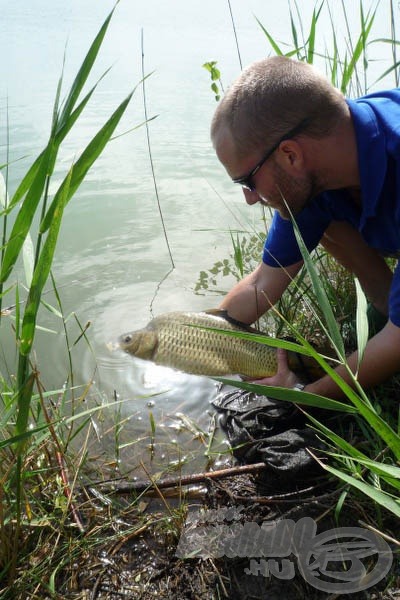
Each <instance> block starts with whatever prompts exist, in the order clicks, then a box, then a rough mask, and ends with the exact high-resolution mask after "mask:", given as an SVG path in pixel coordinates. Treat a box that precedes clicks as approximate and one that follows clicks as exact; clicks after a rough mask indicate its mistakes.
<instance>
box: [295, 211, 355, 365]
mask: <svg viewBox="0 0 400 600" xmlns="http://www.w3.org/2000/svg"><path fill="white" fill-rule="evenodd" d="M292 223H293V228H294V232H295V235H296V239H297V243H298V245H299V248H300V252H301V255H302V257H303V260H304V263H305V265H306V268H307V272H308V274H309V276H310V279H311V282H312V285H313V289H314V292H315V294H316V297H317V301H318V304H319V306H320V307H321V309H322V312H323V314H324V317H325V320H326V324H327V328H328V331H329V337H330V339H331V341H332V344H333V346H334V348H335V351H336V353H337V355H338V356H339V357H340V359H341V360H344V359H345V356H346V353H345V349H344V344H343V339H342V337H341V335H340V330H339V327H338V325H337V323H336V320H335V316H334V314H333V310H332V307H331V305H330V302H329V300H328V297H327V295H326V291H325V289H324V287H323V285H322V284H321V281H320V278H319V273H318V271H317V269H316V266H315V264H314V262H313V260H312V258H311V256H310V253H309V252H308V250H307V247H306V245H305V244H304V241H303V238H302V237H301V233H300V230H299V228H298V225H297V223H296V221H295V219H294V218H293V216H292ZM322 326H323V324H322ZM323 327H324V326H323ZM324 329H325V327H324Z"/></svg>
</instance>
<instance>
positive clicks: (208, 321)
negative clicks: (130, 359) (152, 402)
mask: <svg viewBox="0 0 400 600" xmlns="http://www.w3.org/2000/svg"><path fill="white" fill-rule="evenodd" d="M204 327H205V328H213V329H217V330H225V331H239V332H252V333H257V334H258V335H265V334H262V333H261V332H259V331H257V330H256V329H254V328H252V327H249V326H247V325H245V324H243V323H240V322H238V321H235V320H234V319H231V318H230V317H229V316H228V314H227V312H226V311H223V310H218V309H211V310H207V311H204V312H170V313H164V314H161V315H159V316H157V317H155V318H154V319H153V320H152V321H150V322H149V323H148V325H147V326H146V327H145V328H144V329H139V330H137V331H134V332H132V333H126V334H124V335H122V336H120V338H119V347H120V348H121V349H122V350H123V351H125V352H127V353H128V354H131V355H132V356H136V357H137V358H141V359H144V360H150V361H153V362H154V363H156V364H157V365H162V366H165V367H172V368H174V369H178V370H180V371H184V372H185V373H190V374H194V375H206V376H210V377H213V376H221V375H233V374H237V375H241V376H242V377H244V378H247V379H260V378H263V377H271V376H272V375H274V374H275V373H276V371H277V355H276V348H273V347H271V346H267V345H265V344H262V343H260V342H256V341H253V340H248V339H243V338H238V337H234V336H231V335H224V334H222V333H219V332H218V331H213V330H211V329H203V328H204ZM288 362H289V368H290V369H291V370H293V371H296V372H299V371H300V372H302V373H303V374H304V372H305V371H306V372H307V374H308V371H307V367H308V366H310V369H312V368H313V367H315V366H316V364H317V363H316V362H315V361H314V360H313V359H310V358H308V357H306V356H301V355H298V354H297V353H295V352H288Z"/></svg>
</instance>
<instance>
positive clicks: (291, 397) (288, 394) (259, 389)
mask: <svg viewBox="0 0 400 600" xmlns="http://www.w3.org/2000/svg"><path fill="white" fill-rule="evenodd" d="M214 379H216V381H220V382H222V383H225V384H227V385H234V386H235V387H238V388H240V389H241V390H246V391H248V392H254V393H256V394H259V395H261V396H268V397H271V398H275V399H276V400H284V401H287V402H293V403H295V404H301V405H304V406H314V407H316V408H324V409H326V410H335V411H339V412H344V413H352V414H354V413H356V412H357V410H356V409H355V408H354V407H353V406H351V405H350V404H344V403H343V402H339V401H338V400H332V399H331V398H324V397H323V396H318V395H317V394H311V393H310V392H299V391H298V390H292V389H288V388H282V387H277V386H272V385H268V386H266V385H262V384H257V383H250V382H247V381H237V380H231V379H226V378H225V377H214Z"/></svg>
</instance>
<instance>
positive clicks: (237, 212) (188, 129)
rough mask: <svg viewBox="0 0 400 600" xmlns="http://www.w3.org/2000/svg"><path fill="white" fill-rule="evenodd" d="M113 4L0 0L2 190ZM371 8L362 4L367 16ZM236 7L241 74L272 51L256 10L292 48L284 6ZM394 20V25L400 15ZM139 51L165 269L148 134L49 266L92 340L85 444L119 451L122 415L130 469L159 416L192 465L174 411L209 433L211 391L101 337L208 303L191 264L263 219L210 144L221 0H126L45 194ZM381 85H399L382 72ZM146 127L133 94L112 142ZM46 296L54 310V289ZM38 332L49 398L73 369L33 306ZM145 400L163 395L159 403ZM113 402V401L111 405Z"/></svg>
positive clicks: (119, 144)
mask: <svg viewBox="0 0 400 600" xmlns="http://www.w3.org/2000/svg"><path fill="white" fill-rule="evenodd" d="M344 4H345V6H346V9H347V11H348V18H349V26H350V28H351V29H352V30H353V31H355V32H357V31H358V19H359V16H358V2H354V1H353V0H351V1H350V0H349V1H347V2H344ZM113 5H114V3H113V2H112V1H109V0H103V2H99V1H98V0H85V2H81V1H78V0H69V1H67V2H65V0H63V1H61V0H32V1H29V2H28V0H13V1H12V2H10V1H9V0H7V1H5V0H0V15H1V21H0V23H1V36H0V53H1V56H2V61H1V64H0V74H1V75H0V98H1V100H0V107H1V113H0V114H1V117H0V133H1V138H0V139H1V141H0V147H1V149H2V159H1V163H4V162H5V160H6V159H5V157H6V148H7V138H8V140H9V142H8V143H9V159H10V161H11V165H10V169H9V188H10V191H11V192H12V191H13V190H14V189H15V187H16V185H17V183H18V181H19V180H20V178H21V177H22V176H23V174H24V172H25V171H26V170H27V168H28V166H29V164H30V163H31V161H32V160H33V158H34V157H35V156H36V155H37V154H38V153H39V152H40V150H41V149H42V148H43V146H44V144H45V143H46V139H47V135H48V131H49V128H50V123H51V114H52V105H53V101H54V97H55V91H56V86H57V82H58V78H59V76H60V73H61V68H62V62H63V55H64V51H65V53H66V64H65V74H64V80H65V86H64V90H67V89H68V86H69V85H70V84H71V82H72V80H73V76H74V74H75V73H76V71H77V69H78V67H79V65H80V62H81V60H82V59H83V57H84V55H85V52H86V51H87V49H88V47H89V45H90V43H91V41H92V39H93V38H94V36H95V34H96V33H97V31H98V29H99V28H100V25H101V24H102V22H103V21H104V19H105V17H106V15H107V14H108V13H109V11H110V10H111V9H112V7H113ZM298 5H299V7H300V9H301V14H302V18H303V22H304V23H305V27H306V28H307V27H308V23H309V21H310V16H311V13H312V10H313V7H314V3H313V2H311V1H308V0H304V1H301V0H300V1H299V2H298ZM331 5H332V7H331V8H332V11H333V14H334V22H335V23H336V24H337V32H338V36H339V37H340V38H341V33H340V32H341V31H343V30H344V28H345V25H344V22H343V17H342V15H341V3H339V2H331ZM371 5H372V3H371ZM368 6H369V4H367V3H366V4H365V8H366V9H367V8H368ZM389 7H390V2H389V1H382V2H381V3H380V5H379V8H378V12H377V17H376V21H375V25H374V30H373V33H374V34H373V35H372V36H371V37H372V38H378V37H389V36H390V26H389V24H390V20H389ZM231 8H232V12H233V15H234V19H235V25H236V31H237V37H238V42H239V48H240V53H241V60H242V62H243V65H246V64H248V63H249V62H251V61H253V60H256V59H258V58H261V57H263V56H265V55H268V54H269V53H270V52H271V49H270V46H269V44H268V43H267V41H266V38H265V36H264V34H263V33H262V31H261V29H260V27H259V25H258V23H257V21H256V18H255V17H257V18H258V19H259V20H260V21H261V22H262V23H263V25H264V26H265V27H266V28H267V29H268V30H269V31H270V32H272V34H273V36H274V37H275V39H277V40H279V41H280V42H290V39H291V34H290V20H289V17H288V6H287V4H286V3H277V2H272V1H271V0H247V1H246V2H243V1H241V0H232V2H231ZM396 11H397V13H396V19H398V7H397V6H396ZM335 15H336V16H335ZM396 25H398V23H396ZM318 31H319V34H320V37H319V44H320V46H319V47H320V51H321V53H324V52H325V43H326V39H327V38H329V39H330V38H331V30H330V24H329V16H328V12H327V11H325V13H323V14H322V16H321V23H320V28H319V29H318ZM142 32H143V47H142V43H141V37H142ZM142 48H143V52H144V68H145V73H151V75H150V76H149V78H148V79H147V80H146V106H147V112H148V116H149V117H151V116H155V115H157V118H156V119H155V120H153V121H151V122H150V124H149V135H150V148H151V155H152V159H153V166H154V173H155V180H156V185H157V191H158V195H159V199H160V203H161V206H162V211H163V215H164V220H165V227H166V230H167V233H168V241H169V245H170V248H171V252H172V257H173V261H174V264H175V268H174V269H173V270H172V271H171V259H170V255H169V252H168V248H167V245H166V242H165V238H164V234H163V229H162V224H161V219H160V215H159V212H158V207H157V196H156V192H155V184H154V180H153V177H152V170H151V163H150V158H149V149H148V145H147V139H146V131H145V128H144V127H142V128H140V129H138V130H136V131H133V132H130V133H128V134H126V135H124V136H121V137H118V139H115V140H114V141H112V142H111V143H110V145H109V146H108V148H107V149H106V151H105V152H104V153H103V155H102V156H101V158H100V159H99V160H98V162H97V163H96V164H95V166H94V167H93V168H92V170H91V171H90V172H89V175H88V177H87V180H86V182H85V183H84V184H83V185H82V187H81V188H80V189H79V191H78V192H77V194H76V196H75V197H74V198H73V200H72V201H71V203H70V204H69V206H68V208H67V211H66V214H65V219H64V222H63V227H62V232H61V237H60V241H59V245H58V250H57V256H56V260H55V264H54V270H53V273H54V276H55V279H56V282H57V286H58V289H59V293H60V295H61V299H62V303H63V310H64V314H65V315H69V314H70V313H74V315H76V319H78V320H79V322H80V323H81V325H82V326H83V327H85V326H86V324H88V323H90V326H89V328H88V330H87V337H88V340H89V341H90V346H89V345H88V344H87V343H86V342H85V340H84V339H83V338H82V339H81V340H80V341H79V342H78V343H77V344H76V346H74V348H73V353H72V356H73V361H74V374H75V382H74V383H75V384H76V385H85V384H87V383H88V382H89V381H92V382H93V383H92V386H91V390H90V393H89V395H88V398H89V401H88V402H89V405H93V403H97V404H98V405H107V404H108V403H111V405H112V406H111V408H108V407H106V408H104V411H103V412H102V413H101V414H100V413H99V415H97V416H96V419H94V421H93V423H94V427H95V429H96V434H95V433H93V438H94V442H93V444H97V443H98V446H99V451H100V452H103V453H104V455H105V457H106V459H107V458H109V459H110V461H112V460H113V458H116V456H115V453H113V452H114V451H113V450H112V448H113V443H112V441H111V442H108V441H107V442H105V441H104V440H105V438H106V437H107V436H106V435H105V432H107V431H108V432H110V431H111V432H112V434H111V438H113V436H114V438H113V439H114V441H115V430H113V423H114V419H115V420H118V421H121V419H122V420H124V426H123V428H122V430H121V432H120V433H119V434H118V435H119V436H120V437H119V440H118V441H119V442H120V444H121V445H125V450H124V452H123V454H122V455H121V456H122V460H123V464H124V465H125V468H128V467H129V465H133V464H136V462H137V457H138V456H142V454H143V452H144V451H147V450H144V449H145V448H147V445H148V441H149V437H148V435H149V431H150V429H151V428H150V413H151V414H152V415H153V416H154V420H155V422H156V423H157V435H158V434H159V432H160V431H162V432H163V433H162V434H161V433H160V436H161V437H160V439H161V440H165V441H166V442H169V441H170V440H171V439H172V440H174V439H175V438H176V439H177V442H178V443H177V445H176V451H172V454H171V447H172V446H171V444H170V443H166V444H165V452H164V451H162V453H161V454H162V460H165V461H168V460H180V457H181V454H182V449H181V448H182V447H184V446H185V444H186V445H187V446H188V448H190V452H193V456H198V455H199V454H200V455H201V456H202V452H201V451H200V452H199V447H197V446H196V447H195V448H194V449H193V444H192V439H193V432H191V431H190V427H189V432H188V431H187V429H188V427H187V426H185V425H184V424H183V422H182V420H181V419H180V418H179V417H177V416H176V415H177V413H184V414H186V415H188V416H189V417H190V418H192V419H194V421H196V423H198V424H199V425H200V426H201V427H204V428H207V427H208V426H209V420H210V418H209V415H208V409H209V401H210V400H211V399H212V398H213V397H214V395H215V393H216V392H215V389H216V384H215V383H214V382H213V381H211V380H209V379H206V378H198V377H190V376H187V375H184V374H182V373H177V372H174V371H171V370H169V369H163V368H160V367H155V366H154V365H152V364H150V363H143V362H142V361H136V360H133V359H132V358H130V357H128V356H120V355H116V354H111V353H110V352H109V351H108V349H107V343H108V342H110V341H113V340H115V338H116V337H117V336H118V335H119V334H120V333H123V332H125V331H129V330H132V329H136V328H140V327H142V326H144V325H145V324H146V323H147V322H148V321H149V319H150V318H151V315H152V313H153V314H154V315H156V314H159V313H161V312H166V311H169V310H201V309H205V308H208V307H212V306H215V305H217V304H218V302H219V298H218V296H217V295H216V294H215V293H212V292H208V293H204V294H195V293H194V287H195V284H196V281H197V280H198V277H199V273H200V271H203V270H208V269H210V268H211V267H212V266H213V264H214V262H215V261H216V260H218V259H223V258H226V257H227V256H228V255H229V253H230V251H231V241H230V240H231V238H230V231H231V230H248V231H250V230H252V229H253V228H256V229H257V230H260V229H261V228H262V226H263V225H262V220H261V215H260V213H259V212H258V210H257V209H251V208H249V207H247V206H246V205H245V203H244V201H243V197H242V194H241V192H240V190H239V189H237V188H236V187H234V186H232V185H231V184H230V182H229V180H228V179H227V177H226V175H225V173H224V171H223V169H222V167H221V166H220V165H219V164H218V161H217V160H216V158H215V155H214V152H213V149H212V147H211V143H210V141H209V124H210V120H211V117H212V113H213V110H214V108H215V100H214V98H213V94H212V92H211V90H210V81H209V75H208V73H207V72H206V71H205V69H203V68H202V64H203V63H204V62H206V61H210V60H217V61H218V66H219V67H220V69H221V73H222V80H223V84H224V85H225V86H227V85H228V84H229V83H230V81H232V79H233V78H234V77H235V76H236V75H237V74H238V73H239V72H240V64H239V59H238V53H237V49H236V44H235V37H234V33H233V29H232V24H231V17H230V11H229V5H228V2H226V1H225V0H224V1H223V0H203V1H202V2H198V1H196V0H192V1H191V2H190V1H189V2H188V1H187V0H186V1H184V0H170V1H165V0H164V1H160V0H147V2H136V1H134V0H121V2H120V3H119V4H118V6H117V8H116V10H115V14H114V17H113V20H112V22H111V25H110V29H109V32H108V34H107V37H106V40H105V42H104V45H103V48H102V50H101V53H100V56H99V60H98V63H97V65H96V68H95V69H94V73H93V78H92V79H91V83H92V84H93V83H94V81H96V79H97V78H98V77H99V76H100V75H101V74H102V73H103V72H104V71H105V70H106V69H107V68H108V67H109V66H112V69H111V71H110V73H108V75H107V76H106V77H105V79H104V80H103V81H102V82H101V83H100V85H99V87H98V90H97V92H96V94H95V98H94V99H93V101H92V102H91V103H90V105H89V106H88V108H87V110H86V112H85V113H84V114H83V116H82V118H81V120H80V122H79V123H78V124H77V126H76V127H75V129H74V131H73V133H72V134H71V135H70V136H69V137H68V139H67V140H66V142H65V144H64V146H63V148H62V152H61V155H60V163H59V167H58V169H57V175H56V178H55V179H56V180H55V182H54V184H53V185H54V189H56V184H57V183H59V182H60V181H61V177H63V176H64V175H65V172H66V170H67V169H68V167H69V165H70V164H71V162H72V161H73V160H74V158H76V157H77V156H78V155H79V153H80V152H81V151H82V149H83V148H84V147H85V145H86V144H87V143H88V141H89V140H90V139H91V136H93V135H94V133H95V132H96V131H97V130H98V129H99V128H100V127H101V125H102V124H103V122H104V121H105V120H106V119H107V117H108V116H109V115H110V114H111V112H112V111H113V110H114V109H115V108H116V106H117V105H118V103H119V102H120V101H121V100H122V99H123V98H124V97H125V95H127V93H128V92H129V91H130V90H131V89H132V88H133V87H134V86H136V85H137V84H138V83H139V82H140V80H141V77H142V56H141V55H142ZM372 48H374V50H373V57H374V59H376V60H374V62H373V63H371V64H370V67H369V74H368V78H369V81H370V83H372V82H373V81H374V80H376V79H377V77H378V76H379V75H380V74H381V73H382V72H383V71H384V70H385V68H386V67H387V65H388V64H389V63H388V61H390V47H389V46H385V45H383V44H376V45H375V46H374V47H371V50H370V54H372ZM382 85H383V84H382V83H381V84H378V87H379V86H382ZM388 85H390V86H392V85H394V84H393V80H392V79H391V80H389V83H388ZM7 114H8V116H7ZM7 119H8V125H7ZM143 120H144V105H143V96H142V90H141V87H139V88H138V89H137V91H136V92H135V95H134V98H133V101H132V102H131V105H130V107H129V109H128V111H127V113H126V116H125V117H124V119H123V122H122V123H121V126H120V127H119V130H118V133H123V132H125V131H128V130H130V129H131V128H132V127H134V126H136V125H138V124H140V123H142V122H143ZM22 157H23V158H22ZM21 158H22V160H18V159H21ZM21 276H22V275H21ZM232 283H233V281H232V279H230V278H226V279H225V280H221V281H220V282H219V284H220V285H219V289H224V290H228V289H229V288H230V286H231V285H232ZM49 289H50V285H49ZM46 299H47V300H48V301H49V302H50V303H52V304H53V303H54V296H53V294H52V293H49V294H48V296H47V297H46ZM13 303H14V296H12V295H10V296H9V297H8V298H6V299H5V301H4V305H5V306H7V304H10V305H11V304H13ZM76 319H75V317H74V316H73V315H72V316H71V317H70V319H69V321H68V329H69V335H70V340H71V341H72V342H73V341H74V340H76V339H77V338H78V337H79V334H80V329H79V326H78V325H77V320H76ZM11 325H12V322H11V321H10V320H7V319H3V323H2V329H1V349H2V356H1V357H0V370H1V372H2V373H3V374H6V373H9V374H12V373H13V372H15V362H14V361H15V353H14V344H13V334H12V329H11ZM40 325H42V326H43V327H46V328H49V329H51V330H52V331H53V332H55V333H49V332H47V331H41V332H39V333H38V335H37V341H36V348H37V359H38V361H39V362H38V368H39V370H40V372H41V376H42V379H43V382H44V384H45V386H46V388H47V389H58V388H60V387H62V385H63V384H64V382H65V381H66V378H67V376H68V360H67V353H66V343H65V337H64V333H63V327H62V323H61V321H60V319H58V318H57V317H55V316H54V315H52V314H51V313H50V312H48V311H46V310H43V311H42V313H41V316H40ZM81 392H82V390H80V391H78V392H77V396H79V393H81ZM153 394H157V396H156V397H154V398H153V397H152V395H153ZM116 398H117V399H119V400H120V402H117V403H115V399H116ZM179 431H180V432H181V433H179ZM185 431H186V433H185ZM185 435H186V438H185ZM164 454H165V456H164ZM160 456H161V455H160ZM117 458H120V457H117ZM160 460H161V459H160ZM161 462H162V461H161Z"/></svg>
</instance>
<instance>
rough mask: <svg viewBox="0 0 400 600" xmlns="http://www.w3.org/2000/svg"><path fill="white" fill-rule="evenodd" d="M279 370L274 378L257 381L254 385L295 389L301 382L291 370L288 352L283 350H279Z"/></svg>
mask: <svg viewBox="0 0 400 600" xmlns="http://www.w3.org/2000/svg"><path fill="white" fill-rule="evenodd" d="M277 361H278V370H277V372H276V373H275V375H273V376H272V377H264V378H263V379H256V380H255V381H253V383H259V384H260V385H273V386H277V387H286V388H293V386H294V385H295V384H296V383H298V382H299V380H298V378H297V376H296V375H295V374H294V373H293V371H291V370H290V369H289V366H288V359H287V352H286V350H284V349H283V348H277Z"/></svg>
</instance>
